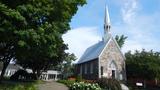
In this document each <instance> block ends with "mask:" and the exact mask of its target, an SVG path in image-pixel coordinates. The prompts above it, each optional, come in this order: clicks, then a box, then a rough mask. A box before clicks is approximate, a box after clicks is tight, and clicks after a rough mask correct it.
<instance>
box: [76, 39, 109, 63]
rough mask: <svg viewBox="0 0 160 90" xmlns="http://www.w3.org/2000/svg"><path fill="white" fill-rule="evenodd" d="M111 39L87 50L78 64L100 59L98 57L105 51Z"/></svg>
mask: <svg viewBox="0 0 160 90" xmlns="http://www.w3.org/2000/svg"><path fill="white" fill-rule="evenodd" d="M110 39H111V38H109V39H108V40H107V41H106V42H104V41H100V42H98V43H96V44H94V45H92V46H90V47H89V48H87V49H86V51H85V52H84V54H83V55H82V56H81V58H80V59H79V61H78V62H77V64H81V63H84V62H88V61H91V60H94V59H96V58H98V56H99V55H100V54H101V52H102V50H103V49H104V47H105V46H106V44H107V43H108V41H109V40H110Z"/></svg>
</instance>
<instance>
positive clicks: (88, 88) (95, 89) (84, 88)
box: [69, 82, 101, 90]
mask: <svg viewBox="0 0 160 90" xmlns="http://www.w3.org/2000/svg"><path fill="white" fill-rule="evenodd" d="M69 89H70V90H101V88H100V86H99V85H98V84H90V83H84V82H76V83H74V84H72V85H70V87H69Z"/></svg>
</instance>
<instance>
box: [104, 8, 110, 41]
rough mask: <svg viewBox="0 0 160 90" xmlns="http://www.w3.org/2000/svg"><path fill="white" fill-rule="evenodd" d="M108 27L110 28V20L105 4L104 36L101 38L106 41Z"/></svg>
mask: <svg viewBox="0 0 160 90" xmlns="http://www.w3.org/2000/svg"><path fill="white" fill-rule="evenodd" d="M110 28H111V22H110V17H109V12H108V6H107V5H106V6H105V17H104V37H103V40H104V41H107V40H108V38H110V36H111V35H110Z"/></svg>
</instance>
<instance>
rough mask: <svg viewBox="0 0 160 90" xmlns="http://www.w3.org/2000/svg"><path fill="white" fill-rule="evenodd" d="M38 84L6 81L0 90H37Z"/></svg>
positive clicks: (0, 86)
mask: <svg viewBox="0 0 160 90" xmlns="http://www.w3.org/2000/svg"><path fill="white" fill-rule="evenodd" d="M38 83H40V82H39V81H38V82H37V81H36V82H11V81H5V82H2V83H1V84H0V90H37V87H36V85H37V84H38Z"/></svg>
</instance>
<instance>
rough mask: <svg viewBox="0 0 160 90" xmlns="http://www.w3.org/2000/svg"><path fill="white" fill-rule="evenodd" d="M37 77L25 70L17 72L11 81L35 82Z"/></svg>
mask: <svg viewBox="0 0 160 90" xmlns="http://www.w3.org/2000/svg"><path fill="white" fill-rule="evenodd" d="M34 79H35V76H34V75H33V74H32V73H31V74H30V73H28V72H27V71H25V70H22V69H20V70H18V71H17V72H15V73H14V74H13V75H12V76H11V77H10V80H13V81H26V80H27V81H28V80H34Z"/></svg>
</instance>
